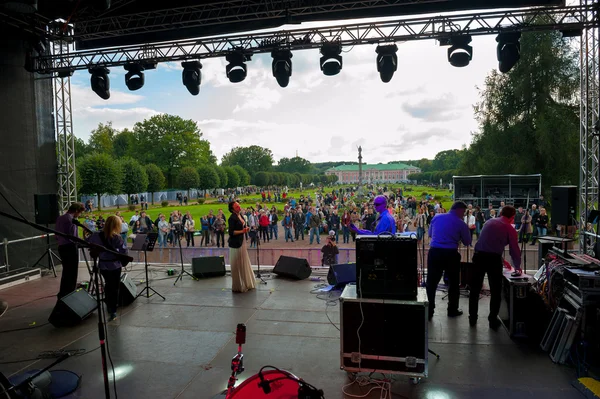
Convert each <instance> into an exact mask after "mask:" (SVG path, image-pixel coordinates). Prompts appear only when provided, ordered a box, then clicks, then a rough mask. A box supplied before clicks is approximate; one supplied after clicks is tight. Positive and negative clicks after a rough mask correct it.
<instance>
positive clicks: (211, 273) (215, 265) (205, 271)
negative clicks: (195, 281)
mask: <svg viewBox="0 0 600 399" xmlns="http://www.w3.org/2000/svg"><path fill="white" fill-rule="evenodd" d="M192 274H193V275H194V277H196V278H206V277H222V276H224V275H225V257H223V256H205V257H203V258H193V259H192Z"/></svg>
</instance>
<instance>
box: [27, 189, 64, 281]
mask: <svg viewBox="0 0 600 399" xmlns="http://www.w3.org/2000/svg"><path fill="white" fill-rule="evenodd" d="M33 202H34V206H35V222H36V223H37V224H45V225H46V227H48V225H50V224H54V223H56V219H57V218H58V216H59V209H58V196H57V195H56V194H34V195H33ZM46 256H47V257H48V269H49V270H52V273H53V274H54V277H56V267H55V265H54V258H56V259H57V260H58V261H59V262H62V260H61V259H60V256H58V255H57V254H56V253H55V252H54V251H52V249H51V248H50V236H49V235H46V250H45V251H44V253H43V254H42V256H40V258H39V259H38V260H37V262H35V263H34V264H33V267H36V266H37V265H38V264H39V263H40V262H41V261H42V259H44V257H46Z"/></svg>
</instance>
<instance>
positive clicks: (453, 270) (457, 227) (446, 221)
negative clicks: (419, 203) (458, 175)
mask: <svg viewBox="0 0 600 399" xmlns="http://www.w3.org/2000/svg"><path fill="white" fill-rule="evenodd" d="M466 209H467V204H465V203H464V202H462V201H457V202H455V203H454V204H453V205H452V208H450V212H448V213H438V214H437V215H435V216H434V217H433V219H431V224H430V225H429V237H431V244H430V248H429V254H428V255H427V298H428V299H429V320H431V318H432V317H433V312H434V310H435V293H436V291H437V286H438V284H439V282H440V279H441V278H442V275H443V274H444V271H446V275H447V276H448V285H449V286H448V317H456V316H460V315H462V314H463V311H462V310H460V309H459V308H458V299H459V296H460V254H459V253H458V245H459V244H460V243H461V242H462V243H463V244H464V245H471V232H470V231H469V227H468V226H467V224H466V223H465V222H464V220H463V219H464V216H465V211H466Z"/></svg>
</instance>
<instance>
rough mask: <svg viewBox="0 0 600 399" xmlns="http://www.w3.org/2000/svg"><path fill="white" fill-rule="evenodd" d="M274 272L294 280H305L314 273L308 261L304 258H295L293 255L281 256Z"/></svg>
mask: <svg viewBox="0 0 600 399" xmlns="http://www.w3.org/2000/svg"><path fill="white" fill-rule="evenodd" d="M273 273H274V274H277V275H278V276H281V277H288V278H291V279H294V280H304V279H306V278H309V277H310V275H311V274H312V269H311V268H310V265H309V264H308V261H307V260H306V259H304V258H293V257H291V256H280V257H279V260H277V264H276V265H275V268H274V269H273Z"/></svg>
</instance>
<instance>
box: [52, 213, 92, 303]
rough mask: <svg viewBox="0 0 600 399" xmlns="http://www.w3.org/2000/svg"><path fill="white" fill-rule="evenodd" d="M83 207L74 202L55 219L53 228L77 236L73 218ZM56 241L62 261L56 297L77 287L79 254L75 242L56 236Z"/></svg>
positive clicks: (77, 215)
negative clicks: (58, 289)
mask: <svg viewBox="0 0 600 399" xmlns="http://www.w3.org/2000/svg"><path fill="white" fill-rule="evenodd" d="M84 210H85V207H84V206H83V204H81V203H77V202H74V203H72V204H71V206H70V207H69V209H68V210H67V212H66V213H65V214H64V215H62V216H59V217H58V218H57V219H56V226H55V227H54V229H55V230H56V231H58V232H59V233H64V234H70V235H72V236H75V237H79V236H78V234H77V226H76V225H74V224H73V219H74V218H78V217H79V215H81V212H83V211H84ZM56 240H57V241H58V254H59V256H60V260H61V261H62V276H61V278H60V291H59V292H58V295H57V296H58V299H60V298H62V297H64V296H65V295H67V294H70V293H71V292H73V291H75V288H77V269H78V268H79V254H78V253H77V244H75V243H74V242H73V241H71V240H69V239H68V238H64V237H60V236H56Z"/></svg>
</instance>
